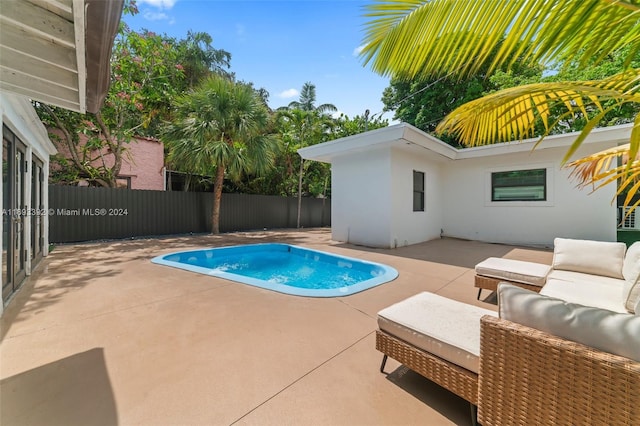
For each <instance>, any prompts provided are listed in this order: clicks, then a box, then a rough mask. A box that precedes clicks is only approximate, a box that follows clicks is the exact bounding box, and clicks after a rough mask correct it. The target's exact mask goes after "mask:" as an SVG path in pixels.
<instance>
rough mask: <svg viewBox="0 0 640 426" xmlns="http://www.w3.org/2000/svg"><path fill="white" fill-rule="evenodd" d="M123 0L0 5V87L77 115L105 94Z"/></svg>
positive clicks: (92, 108)
mask: <svg viewBox="0 0 640 426" xmlns="http://www.w3.org/2000/svg"><path fill="white" fill-rule="evenodd" d="M123 5H124V0H110V1H104V0H21V1H10V2H3V4H2V7H0V89H1V90H3V91H6V92H10V93H16V94H19V95H22V96H25V97H27V98H29V99H32V100H35V101H39V102H44V103H47V104H50V105H55V106H59V107H62V108H66V109H69V110H72V111H77V112H81V113H85V112H97V111H98V110H99V109H100V107H101V106H102V102H103V101H104V98H105V96H106V94H107V91H108V88H109V79H110V64H109V60H110V56H111V49H112V47H113V41H114V38H115V35H116V33H117V31H118V25H119V23H120V16H121V14H122V8H123Z"/></svg>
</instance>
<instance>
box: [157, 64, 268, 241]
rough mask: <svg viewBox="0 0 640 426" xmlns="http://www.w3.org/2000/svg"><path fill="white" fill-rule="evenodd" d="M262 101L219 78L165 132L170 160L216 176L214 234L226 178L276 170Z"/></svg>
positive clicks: (189, 98) (185, 102)
mask: <svg viewBox="0 0 640 426" xmlns="http://www.w3.org/2000/svg"><path fill="white" fill-rule="evenodd" d="M269 120H270V116H269V112H268V110H267V108H266V107H265V105H264V102H263V99H262V98H261V96H260V95H259V94H258V93H257V92H256V91H255V90H254V89H253V87H251V86H250V85H247V84H244V83H238V82H235V81H233V80H231V79H229V78H227V77H224V76H221V75H216V74H213V75H211V76H209V77H208V78H207V79H206V80H204V81H203V82H202V84H201V85H199V86H198V87H196V88H195V89H193V90H191V91H189V93H187V94H186V95H184V96H181V97H179V98H178V99H177V100H176V102H175V116H174V119H173V121H172V122H171V123H169V124H168V125H167V126H166V127H165V129H164V136H163V140H164V141H165V143H166V144H167V147H168V149H169V158H168V160H169V161H170V162H171V164H174V165H176V166H178V167H179V168H181V170H185V171H187V172H190V173H193V174H197V175H205V176H211V175H215V176H216V178H215V182H214V202H213V213H212V232H213V233H218V232H219V219H220V217H219V214H220V201H221V194H222V186H223V183H224V178H225V176H228V177H231V178H233V179H240V178H241V177H242V175H243V174H247V173H249V174H255V175H258V176H260V175H263V174H265V173H267V172H268V170H269V169H270V168H271V166H272V164H273V160H274V155H275V154H274V153H275V151H276V150H277V140H276V138H275V137H273V136H272V135H270V134H268V133H267V131H268V130H269V128H270V122H269Z"/></svg>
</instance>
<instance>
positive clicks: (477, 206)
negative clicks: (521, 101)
mask: <svg viewBox="0 0 640 426" xmlns="http://www.w3.org/2000/svg"><path fill="white" fill-rule="evenodd" d="M544 143H545V142H543V144H544ZM614 145H615V144H613V143H609V142H607V143H597V144H595V143H594V144H588V145H587V146H585V145H583V146H582V147H581V149H580V150H578V152H577V154H576V156H575V158H578V157H581V156H585V155H589V154H591V153H595V152H597V151H600V150H603V149H606V148H609V147H612V146H614ZM566 150H567V148H566V147H561V148H546V149H541V147H538V148H537V149H536V150H535V151H533V152H521V153H511V154H505V155H496V156H488V157H477V158H470V159H464V160H462V159H459V160H456V161H452V162H450V164H447V165H446V167H443V168H442V171H443V182H444V209H445V211H446V212H447V214H446V215H445V216H444V221H443V229H444V235H447V236H451V237H458V238H465V239H470V240H479V241H488V242H497V243H511V244H539V245H549V246H550V245H551V244H552V243H553V239H554V238H555V237H568V238H580V239H594V240H602V241H616V206H615V202H613V203H612V201H614V200H615V190H616V187H615V185H608V186H607V187H604V188H601V189H599V190H597V191H595V192H592V191H591V189H590V188H585V189H582V190H578V189H576V181H575V180H574V179H569V170H567V169H561V168H560V160H561V159H562V157H563V156H564V155H565V153H566ZM543 167H545V168H548V169H547V201H546V202H541V201H528V202H522V201H511V202H497V203H496V202H491V172H496V171H508V170H518V169H534V168H543Z"/></svg>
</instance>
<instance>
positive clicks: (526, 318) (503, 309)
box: [498, 284, 640, 362]
mask: <svg viewBox="0 0 640 426" xmlns="http://www.w3.org/2000/svg"><path fill="white" fill-rule="evenodd" d="M498 302H499V311H500V317H501V318H504V319H506V320H509V321H513V322H517V323H519V324H523V325H526V326H527V327H532V328H536V329H538V330H541V331H544V332H547V333H550V334H553V335H555V336H558V337H562V338H564V339H568V340H571V341H574V342H578V343H582V344H583V345H587V346H591V347H593V348H596V349H599V350H601V351H604V352H608V353H612V354H615V355H620V356H623V357H626V358H630V359H633V360H635V361H639V362H640V317H639V316H636V315H631V314H620V313H616V312H611V311H609V310H606V309H599V308H592V307H588V306H582V305H578V304H573V303H567V302H565V301H564V300H560V299H556V298H552V297H548V296H543V295H540V294H538V293H535V292H533V291H529V290H525V289H523V288H520V287H516V286H513V285H510V284H499V285H498Z"/></svg>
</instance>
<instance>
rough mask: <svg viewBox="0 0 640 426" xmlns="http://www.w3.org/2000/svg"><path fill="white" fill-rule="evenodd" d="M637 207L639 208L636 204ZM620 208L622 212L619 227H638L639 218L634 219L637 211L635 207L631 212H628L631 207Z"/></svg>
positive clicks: (639, 226) (639, 224) (639, 223)
mask: <svg viewBox="0 0 640 426" xmlns="http://www.w3.org/2000/svg"><path fill="white" fill-rule="evenodd" d="M638 208H640V206H638ZM620 210H621V213H622V217H621V221H622V223H621V226H620V227H621V228H622V229H640V220H636V213H637V212H638V209H637V208H636V209H635V210H633V211H632V212H631V213H629V210H631V207H622V208H621V209H620ZM627 213H629V214H627Z"/></svg>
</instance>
